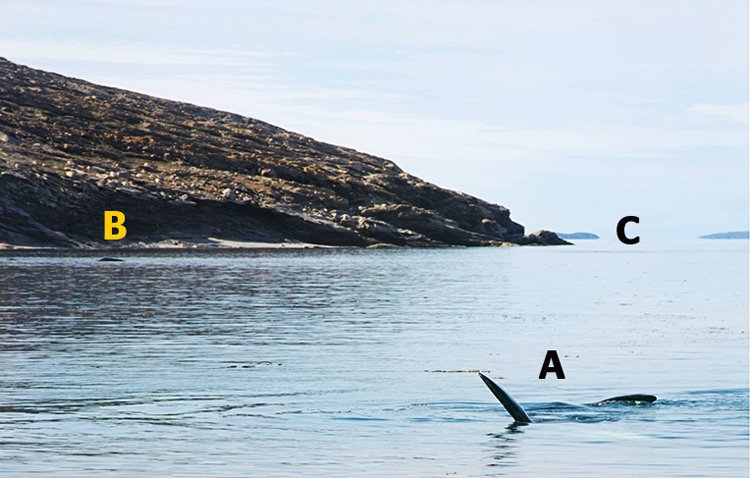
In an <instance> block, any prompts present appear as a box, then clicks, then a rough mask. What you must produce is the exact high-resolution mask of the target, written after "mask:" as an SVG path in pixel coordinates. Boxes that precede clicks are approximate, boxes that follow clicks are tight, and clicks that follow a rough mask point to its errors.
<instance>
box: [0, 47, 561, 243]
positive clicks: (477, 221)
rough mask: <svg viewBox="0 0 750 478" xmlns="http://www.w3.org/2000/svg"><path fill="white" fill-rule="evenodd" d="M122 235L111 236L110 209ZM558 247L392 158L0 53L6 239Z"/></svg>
mask: <svg viewBox="0 0 750 478" xmlns="http://www.w3.org/2000/svg"><path fill="white" fill-rule="evenodd" d="M104 210H120V211H123V212H124V213H125V214H126V216H127V220H126V226H127V228H128V235H127V237H126V238H125V239H124V240H122V241H118V242H112V241H106V242H105V241H104V240H103V211H104ZM218 240H223V241H241V242H263V243H282V242H287V243H313V244H325V245H343V246H370V245H377V244H389V245H399V246H439V245H466V246H481V245H504V244H564V243H565V242H564V241H562V240H560V239H559V238H557V236H556V235H554V233H549V232H544V231H542V232H539V233H536V234H532V235H529V236H525V235H524V228H523V226H521V225H520V224H517V223H515V222H513V221H512V220H511V219H510V212H509V211H508V209H506V208H504V207H502V206H498V205H495V204H490V203H488V202H485V201H482V200H480V199H477V198H475V197H472V196H469V195H467V194H462V193H459V192H455V191H449V190H446V189H441V188H439V187H437V186H435V185H434V184H430V183H428V182H425V181H422V180H420V179H419V178H416V177H414V176H411V175H410V174H408V173H406V172H404V171H402V170H401V169H400V168H399V167H398V166H396V165H395V164H394V163H393V162H391V161H388V160H385V159H381V158H378V157H375V156H371V155H368V154H364V153H360V152H358V151H354V150H352V149H348V148H344V147H340V146H334V145H331V144H326V143H322V142H319V141H315V140H314V139H312V138H309V137H306V136H303V135H300V134H297V133H293V132H290V131H285V130H283V129H281V128H278V127H275V126H272V125H270V124H267V123H264V122H262V121H258V120H255V119H252V118H247V117H243V116H240V115H236V114H232V113H226V112H223V111H217V110H213V109H210V108H203V107H199V106H194V105H191V104H186V103H180V102H176V101H169V100H164V99H160V98H155V97H151V96H147V95H142V94H138V93H133V92H129V91H124V90H120V89H116V88H109V87H104V86H99V85H95V84H92V83H88V82H86V81H82V80H78V79H73V78H67V77H64V76H61V75H57V74H53V73H48V72H44V71H40V70H36V69H32V68H28V67H25V66H21V65H17V64H15V63H12V62H10V61H8V60H5V59H3V58H0V244H2V245H3V246H4V247H21V246H25V247H151V246H160V245H178V246H180V245H183V246H202V245H211V244H218V243H220V241H218Z"/></svg>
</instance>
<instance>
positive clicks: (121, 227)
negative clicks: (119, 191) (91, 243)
mask: <svg viewBox="0 0 750 478" xmlns="http://www.w3.org/2000/svg"><path fill="white" fill-rule="evenodd" d="M127 233H128V230H127V229H126V228H125V214H123V213H122V212H120V211H104V239H105V240H107V241H118V240H120V239H122V238H123V237H125V234H127Z"/></svg>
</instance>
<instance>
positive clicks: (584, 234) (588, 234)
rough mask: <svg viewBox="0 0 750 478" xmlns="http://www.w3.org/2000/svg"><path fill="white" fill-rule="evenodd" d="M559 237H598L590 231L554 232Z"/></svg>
mask: <svg viewBox="0 0 750 478" xmlns="http://www.w3.org/2000/svg"><path fill="white" fill-rule="evenodd" d="M555 234H557V237H559V238H560V239H586V240H589V239H599V236H597V235H596V234H594V233H592V232H568V233H566V232H556V233H555Z"/></svg>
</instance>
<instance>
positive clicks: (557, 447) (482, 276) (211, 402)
mask: <svg viewBox="0 0 750 478" xmlns="http://www.w3.org/2000/svg"><path fill="white" fill-rule="evenodd" d="M98 257H100V256H96V255H49V254H48V255H28V254H27V255H19V254H17V253H16V254H8V253H6V254H4V255H1V256H0V366H1V367H2V372H1V373H0V475H3V476H14V477H15V476H28V475H34V476H53V477H54V476H79V475H89V476H91V475H94V476H104V475H106V476H123V477H125V476H127V477H131V476H290V475H294V476H304V477H307V476H353V475H360V476H363V475H380V476H383V475H387V476H446V475H447V476H452V475H455V476H499V475H510V476H596V477H601V476H712V477H716V476H747V475H748V458H749V457H748V370H749V366H748V243H747V242H746V241H695V242H691V243H682V244H660V245H656V246H648V245H639V246H635V247H633V246H631V247H627V246H620V245H615V244H609V245H608V244H605V243H601V242H593V243H585V242H581V243H579V245H578V246H576V247H565V248H512V249H502V248H492V249H435V250H368V251H360V250H352V251H350V250H343V251H342V250H338V251H334V250H306V251H276V252H273V251H271V252H245V253H241V254H238V253H221V254H212V255H206V254H201V255H190V254H189V253H185V252H174V253H162V254H144V253H132V254H129V255H128V256H126V257H125V261H124V262H120V263H105V262H97V260H96V259H97V258H98ZM548 349H556V350H557V351H558V353H559V354H560V357H561V360H562V365H563V367H564V369H565V373H566V375H567V378H566V379H565V380H557V379H555V378H554V376H549V377H548V379H547V380H539V379H538V375H539V371H540V369H541V366H542V362H543V358H544V356H545V353H546V351H547V350H548ZM472 370H484V371H489V372H487V374H488V375H489V376H491V377H493V378H495V379H496V381H497V382H498V383H500V384H501V385H502V386H503V387H505V389H506V390H507V391H508V392H509V393H511V394H512V395H513V396H514V397H515V398H516V400H517V401H519V402H520V403H521V404H522V405H523V406H524V407H525V408H526V409H527V411H528V413H529V415H530V416H531V417H532V419H533V420H534V421H535V423H532V424H530V425H527V426H514V425H512V424H511V419H510V418H509V416H508V415H507V413H506V412H505V411H504V409H503V408H502V406H501V405H500V404H499V403H498V402H497V401H496V400H495V399H494V397H493V396H492V395H491V394H490V392H489V391H488V390H487V389H486V388H485V386H484V385H483V383H482V382H481V380H480V379H479V378H478V377H477V375H476V373H474V372H470V371H472ZM636 392H640V393H651V394H655V395H657V396H658V397H659V400H658V401H657V402H656V403H654V404H652V405H643V406H634V405H623V404H620V405H609V406H603V407H590V406H586V405H585V404H586V403H591V402H594V401H597V400H600V399H603V398H606V397H609V396H613V395H618V394H625V393H636Z"/></svg>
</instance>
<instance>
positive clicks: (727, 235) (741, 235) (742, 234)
mask: <svg viewBox="0 0 750 478" xmlns="http://www.w3.org/2000/svg"><path fill="white" fill-rule="evenodd" d="M698 239H750V231H731V232H716V233H713V234H706V235H705V236H700V237H699V238H698Z"/></svg>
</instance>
